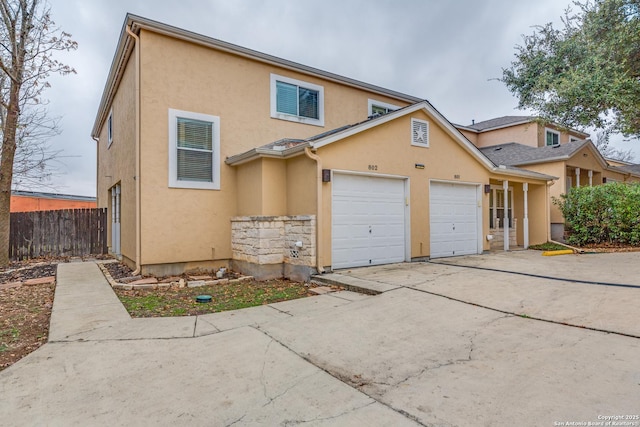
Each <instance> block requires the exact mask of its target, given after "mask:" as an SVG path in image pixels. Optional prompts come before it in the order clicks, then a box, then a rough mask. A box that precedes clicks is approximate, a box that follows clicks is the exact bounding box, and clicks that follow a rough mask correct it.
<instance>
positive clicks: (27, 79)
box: [0, 0, 77, 266]
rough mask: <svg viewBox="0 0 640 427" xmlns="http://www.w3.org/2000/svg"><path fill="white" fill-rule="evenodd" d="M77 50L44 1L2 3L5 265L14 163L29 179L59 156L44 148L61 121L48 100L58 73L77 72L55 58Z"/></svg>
mask: <svg viewBox="0 0 640 427" xmlns="http://www.w3.org/2000/svg"><path fill="white" fill-rule="evenodd" d="M76 48H77V43H76V42H75V41H73V40H71V36H70V34H67V33H65V32H63V31H60V30H59V29H58V28H57V27H56V26H55V23H54V22H53V21H52V19H51V13H50V8H49V7H48V6H47V5H46V4H43V3H42V2H41V1H40V0H0V133H1V135H0V137H1V138H2V151H1V152H0V266H3V265H7V264H8V263H9V220H10V201H11V186H12V182H13V178H14V164H15V162H16V161H17V166H18V167H17V168H16V169H17V171H18V172H22V173H23V176H28V174H29V173H34V172H36V171H38V169H40V170H42V167H43V164H44V163H43V162H42V160H43V159H46V158H47V157H51V156H52V155H55V152H51V151H47V150H46V145H44V144H43V141H44V139H45V138H46V136H47V135H48V134H49V132H51V131H55V129H56V121H55V119H50V118H49V117H48V116H47V112H46V109H45V108H44V107H43V105H44V104H45V102H44V100H43V99H42V95H43V92H44V91H45V89H46V88H48V87H49V83H48V82H47V78H48V77H49V76H50V75H51V74H52V73H60V74H69V73H75V70H73V68H71V67H69V66H68V65H65V64H63V63H61V62H59V61H58V60H56V59H55V58H54V56H53V55H54V53H55V52H57V51H63V50H66V51H69V50H73V49H76ZM16 153H17V154H16ZM45 163H46V161H45ZM25 173H26V175H25Z"/></svg>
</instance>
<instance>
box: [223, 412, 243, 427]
mask: <svg viewBox="0 0 640 427" xmlns="http://www.w3.org/2000/svg"><path fill="white" fill-rule="evenodd" d="M246 416H247V414H244V415H243V416H241V417H240V418H238V419H237V420H235V421H232V422H231V423H230V424H227V425H225V427H231V426H232V425H234V424H238V423H239V422H240V421H242V420H243V419H244V417H246Z"/></svg>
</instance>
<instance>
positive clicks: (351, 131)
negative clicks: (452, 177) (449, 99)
mask: <svg viewBox="0 0 640 427" xmlns="http://www.w3.org/2000/svg"><path fill="white" fill-rule="evenodd" d="M418 110H423V111H424V112H425V113H427V115H429V116H430V117H433V118H434V119H435V121H436V122H437V123H438V124H439V125H440V126H441V127H443V128H444V129H445V130H447V131H448V133H449V135H450V136H451V137H452V138H453V139H455V140H456V141H457V142H458V143H459V144H460V145H462V147H463V148H465V149H466V150H467V152H469V153H470V154H471V155H472V156H474V157H476V159H477V160H478V161H480V162H481V163H482V164H483V165H484V166H485V167H486V168H487V169H489V170H491V169H492V168H494V167H495V165H494V164H493V163H492V162H491V160H489V159H488V158H487V157H486V156H485V155H484V154H482V152H481V151H480V150H479V149H478V148H477V147H476V146H475V145H473V144H472V143H471V142H469V140H468V139H467V138H465V137H464V135H462V134H461V133H460V131H459V130H458V129H456V128H455V127H454V126H453V125H452V124H451V123H449V121H448V120H447V119H445V118H444V117H443V116H442V115H441V114H440V113H439V112H438V111H437V110H436V109H435V108H433V106H431V104H429V103H428V102H426V101H422V102H419V103H417V104H414V105H411V106H409V107H405V108H403V109H401V110H397V111H393V112H390V113H387V114H385V115H384V116H380V117H377V118H374V119H371V120H369V121H367V122H364V123H362V124H360V125H357V126H353V127H351V128H348V129H345V130H344V131H342V132H338V133H335V134H333V135H330V136H327V137H325V138H322V139H319V140H317V141H314V142H313V143H311V147H312V148H313V149H318V148H322V147H324V146H325V145H329V144H332V143H334V142H336V141H339V140H341V139H344V138H348V137H350V136H352V135H355V134H358V133H360V132H364V131H365V130H368V129H371V128H374V127H376V126H379V125H381V124H384V123H387V122H390V121H392V120H395V119H397V118H399V117H403V116H406V115H408V114H411V113H414V112H416V111H418Z"/></svg>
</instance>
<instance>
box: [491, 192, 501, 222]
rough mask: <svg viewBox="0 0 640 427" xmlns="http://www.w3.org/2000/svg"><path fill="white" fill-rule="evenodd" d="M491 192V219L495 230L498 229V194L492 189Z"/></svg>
mask: <svg viewBox="0 0 640 427" xmlns="http://www.w3.org/2000/svg"><path fill="white" fill-rule="evenodd" d="M491 191H493V211H492V212H491V215H492V217H491V218H492V219H493V228H494V229H496V230H497V229H498V228H500V227H498V199H497V198H496V197H497V196H498V194H497V190H496V189H495V188H493V189H492V190H491Z"/></svg>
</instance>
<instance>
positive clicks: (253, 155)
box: [224, 142, 310, 166]
mask: <svg viewBox="0 0 640 427" xmlns="http://www.w3.org/2000/svg"><path fill="white" fill-rule="evenodd" d="M309 146H310V144H309V143H308V142H305V143H303V144H299V145H296V146H295V147H291V148H287V149H285V150H274V149H271V148H263V147H258V148H253V149H251V150H249V151H245V152H244V153H241V154H237V155H235V156H231V157H227V159H226V160H225V161H224V162H225V163H226V164H228V165H229V166H238V165H241V164H243V163H248V162H251V161H253V160H256V159H259V158H265V157H268V158H272V159H288V158H291V157H295V156H298V155H300V154H302V153H303V152H304V149H305V148H307V147H309Z"/></svg>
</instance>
